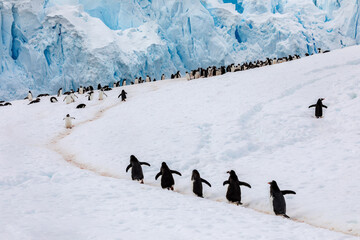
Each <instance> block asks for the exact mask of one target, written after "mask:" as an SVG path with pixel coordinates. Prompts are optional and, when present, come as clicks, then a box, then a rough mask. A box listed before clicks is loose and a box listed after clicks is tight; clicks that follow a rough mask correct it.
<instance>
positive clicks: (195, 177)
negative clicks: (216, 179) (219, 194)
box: [191, 169, 211, 197]
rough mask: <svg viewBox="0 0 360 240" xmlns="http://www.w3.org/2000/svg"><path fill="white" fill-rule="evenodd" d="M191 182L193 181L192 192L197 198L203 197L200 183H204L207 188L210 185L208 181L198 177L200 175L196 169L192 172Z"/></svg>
mask: <svg viewBox="0 0 360 240" xmlns="http://www.w3.org/2000/svg"><path fill="white" fill-rule="evenodd" d="M191 181H193V192H194V193H195V194H196V195H197V196H198V197H203V187H202V183H206V184H207V185H208V186H209V187H211V184H210V183H209V182H208V181H206V180H205V179H202V178H201V177H200V173H199V172H198V170H196V169H194V170H193V171H192V175H191Z"/></svg>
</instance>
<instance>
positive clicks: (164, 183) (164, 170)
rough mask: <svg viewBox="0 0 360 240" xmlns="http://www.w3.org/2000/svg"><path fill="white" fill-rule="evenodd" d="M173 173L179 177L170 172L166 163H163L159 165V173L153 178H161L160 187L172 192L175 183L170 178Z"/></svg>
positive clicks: (175, 172)
mask: <svg viewBox="0 0 360 240" xmlns="http://www.w3.org/2000/svg"><path fill="white" fill-rule="evenodd" d="M173 173H174V174H177V175H180V176H181V173H179V172H178V171H175V170H170V168H169V167H168V166H167V165H166V163H165V162H163V163H162V164H161V168H160V172H159V173H158V174H156V176H155V180H157V179H158V177H160V176H161V187H162V188H167V189H168V190H172V191H174V184H175V181H174V178H173V176H172V174H173Z"/></svg>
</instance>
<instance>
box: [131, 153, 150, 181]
mask: <svg viewBox="0 0 360 240" xmlns="http://www.w3.org/2000/svg"><path fill="white" fill-rule="evenodd" d="M141 165H147V166H149V167H150V164H149V163H147V162H139V160H138V159H137V158H136V157H135V156H134V155H131V156H130V164H129V165H128V166H127V168H126V172H128V170H129V169H130V168H132V169H131V178H132V180H137V181H140V183H141V184H143V183H144V174H143V171H142V168H141Z"/></svg>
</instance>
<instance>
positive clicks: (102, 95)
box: [99, 89, 107, 101]
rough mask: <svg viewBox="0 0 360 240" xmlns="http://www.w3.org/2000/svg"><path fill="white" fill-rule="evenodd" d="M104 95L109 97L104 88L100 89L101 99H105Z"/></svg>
mask: <svg viewBox="0 0 360 240" xmlns="http://www.w3.org/2000/svg"><path fill="white" fill-rule="evenodd" d="M104 95H105V96H106V97H107V95H106V94H105V93H104V90H103V89H100V91H99V100H100V101H101V100H104Z"/></svg>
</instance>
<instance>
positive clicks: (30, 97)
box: [24, 91, 33, 102]
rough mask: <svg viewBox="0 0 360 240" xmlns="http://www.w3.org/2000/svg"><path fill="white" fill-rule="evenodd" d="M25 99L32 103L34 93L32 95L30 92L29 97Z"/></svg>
mask: <svg viewBox="0 0 360 240" xmlns="http://www.w3.org/2000/svg"><path fill="white" fill-rule="evenodd" d="M24 99H28V100H29V101H30V102H31V101H32V100H33V95H32V93H31V91H29V92H28V95H27V97H26V98H24Z"/></svg>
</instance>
